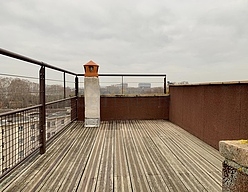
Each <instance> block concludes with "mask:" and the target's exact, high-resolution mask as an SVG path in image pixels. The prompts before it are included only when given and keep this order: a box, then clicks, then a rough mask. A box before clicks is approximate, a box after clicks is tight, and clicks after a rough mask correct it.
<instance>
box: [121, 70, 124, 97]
mask: <svg viewBox="0 0 248 192" xmlns="http://www.w3.org/2000/svg"><path fill="white" fill-rule="evenodd" d="M123 89H124V88H123V75H122V76H121V94H122V95H123V93H124V90H123Z"/></svg>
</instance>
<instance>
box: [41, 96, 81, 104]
mask: <svg viewBox="0 0 248 192" xmlns="http://www.w3.org/2000/svg"><path fill="white" fill-rule="evenodd" d="M75 98H77V97H76V96H74V97H68V98H66V99H60V100H56V101H51V102H48V103H46V106H47V105H52V104H56V103H59V102H62V101H69V100H71V99H75Z"/></svg>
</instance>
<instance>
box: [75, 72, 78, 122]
mask: <svg viewBox="0 0 248 192" xmlns="http://www.w3.org/2000/svg"><path fill="white" fill-rule="evenodd" d="M75 96H76V106H75V108H76V111H75V113H76V119H78V112H77V111H78V110H77V107H78V76H76V77H75Z"/></svg>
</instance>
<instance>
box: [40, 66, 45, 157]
mask: <svg viewBox="0 0 248 192" xmlns="http://www.w3.org/2000/svg"><path fill="white" fill-rule="evenodd" d="M45 81H46V79H45V66H41V68H40V82H39V83H40V104H41V107H40V144H41V146H40V154H44V153H45V152H46V99H45V98H46V92H45V90H46V84H45Z"/></svg>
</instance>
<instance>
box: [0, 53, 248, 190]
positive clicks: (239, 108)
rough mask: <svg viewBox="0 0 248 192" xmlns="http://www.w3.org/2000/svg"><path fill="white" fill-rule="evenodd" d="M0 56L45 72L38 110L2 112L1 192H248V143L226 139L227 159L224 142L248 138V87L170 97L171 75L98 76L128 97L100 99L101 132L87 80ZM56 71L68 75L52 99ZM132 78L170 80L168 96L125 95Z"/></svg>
mask: <svg viewBox="0 0 248 192" xmlns="http://www.w3.org/2000/svg"><path fill="white" fill-rule="evenodd" d="M0 54H2V55H5V56H8V57H11V58H15V59H17V60H18V61H19V60H21V61H25V62H27V63H32V64H35V65H38V68H39V77H38V78H34V79H36V80H38V81H39V82H38V83H37V85H36V86H37V87H39V88H38V89H37V92H35V94H34V95H32V96H35V100H36V99H37V103H32V104H31V103H30V101H29V100H26V101H28V103H26V104H28V107H27V108H23V107H21V108H19V109H15V110H10V111H8V112H4V113H1V114H0V122H1V123H0V129H1V131H0V190H1V191H214V192H216V191H221V188H222V190H223V191H230V190H231V189H232V191H245V190H246V189H248V182H247V181H248V166H247V164H246V163H245V164H243V162H246V159H247V158H246V157H248V141H247V140H244V141H245V142H243V143H242V147H241V149H239V148H238V150H236V149H237V147H236V146H231V147H230V146H229V143H230V142H226V143H225V142H222V147H221V148H220V149H221V151H222V155H223V154H224V155H223V156H224V157H225V160H224V158H222V157H221V156H220V154H219V152H218V151H217V150H218V149H219V142H220V141H221V140H233V139H236V140H239V139H247V138H248V129H247V127H248V118H247V117H248V102H247V94H248V83H246V82H238V83H221V84H219V83H218V84H214V83H211V84H199V85H186V86H184V85H180V86H176V85H170V87H169V94H165V93H166V91H167V90H168V89H167V87H166V75H165V74H160V75H159V74H151V75H149V74H143V75H142V74H138V75H137V74H99V79H100V80H101V78H102V77H106V76H111V78H112V77H118V78H119V77H120V80H121V83H120V87H119V86H118V87H117V88H118V90H119V91H120V92H119V93H118V94H117V95H113V94H112V96H109V97H107V96H105V95H104V96H103V95H101V96H99V97H100V118H99V120H101V125H100V127H99V128H85V125H84V121H85V108H86V107H85V97H84V95H82V94H79V92H80V91H79V90H80V83H82V82H80V78H79V77H80V76H84V74H79V73H73V72H70V71H67V70H64V69H60V68H58V67H54V66H52V65H49V64H46V63H44V62H41V61H37V60H34V59H31V58H28V57H25V56H22V55H19V54H16V53H12V52H10V51H7V50H4V49H1V48H0ZM51 70H54V71H55V72H58V73H62V74H63V75H62V76H63V80H62V81H61V82H62V84H63V86H62V97H59V98H57V97H51V98H48V95H49V94H48V91H47V90H48V88H49V86H48V84H47V81H48V80H51V79H49V78H46V74H48V73H47V72H51ZM13 76H16V75H13ZM129 76H132V77H135V78H136V77H138V78H140V77H142V78H143V77H145V78H148V77H149V76H151V77H158V78H162V81H161V82H162V84H161V85H162V87H160V88H161V89H158V90H160V93H159V94H155V93H153V92H151V93H152V94H149V95H145V96H144V95H143V96H141V95H140V94H133V92H132V94H133V95H132V96H128V95H126V93H127V92H126V91H127V90H125V86H124V84H125V82H124V77H125V79H126V78H127V77H129ZM17 77H22V76H17ZM68 77H70V78H72V79H73V80H72V85H73V86H74V88H73V89H71V91H67V89H66V85H67V83H69V82H68V81H67V80H66V79H67V78H68ZM56 82H57V80H56ZM61 82H60V83H61ZM161 82H160V83H161ZM81 85H82V84H81ZM73 86H72V87H73ZM110 87H111V88H113V87H112V86H110ZM6 89H7V88H6ZM50 89H51V87H50ZM7 90H8V89H7ZM14 90H15V89H14ZM135 90H137V89H135ZM138 90H139V89H138ZM154 90H156V89H154ZM161 90H162V92H161ZM111 91H113V90H110V93H112V92H111ZM132 91H134V90H132ZM20 92H22V93H23V92H25V90H23V89H21V91H20ZM51 92H54V90H53V88H52V90H51ZM74 93H75V94H74ZM130 93H131V92H130ZM2 95H4V97H3V98H4V99H5V100H6V101H9V100H10V99H9V98H12V99H13V98H18V99H19V97H18V95H17V94H15V95H14V94H13V90H12V91H9V92H7V93H3V94H2ZM79 95H81V96H79ZM22 96H23V98H26V97H25V95H22ZM53 96H54V95H53ZM53 98H56V99H53ZM50 99H51V100H50ZM19 100H21V99H19ZM18 102H19V101H18ZM18 102H12V104H13V105H12V106H17V104H18ZM0 104H1V100H0ZM7 104H9V103H8V102H7ZM2 106H5V105H2ZM6 106H8V105H6ZM3 108H4V107H3ZM14 108H15V107H13V108H10V109H14ZM16 108H17V107H16ZM4 109H5V108H4ZM191 134H192V135H191ZM230 149H232V150H230ZM239 151H241V152H242V153H237V152H239ZM236 156H238V157H239V160H241V161H238V162H237V161H236ZM230 157H232V158H230ZM223 160H224V161H223ZM222 162H223V164H222ZM240 162H241V163H240ZM221 172H222V173H221ZM233 186H235V187H233Z"/></svg>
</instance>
